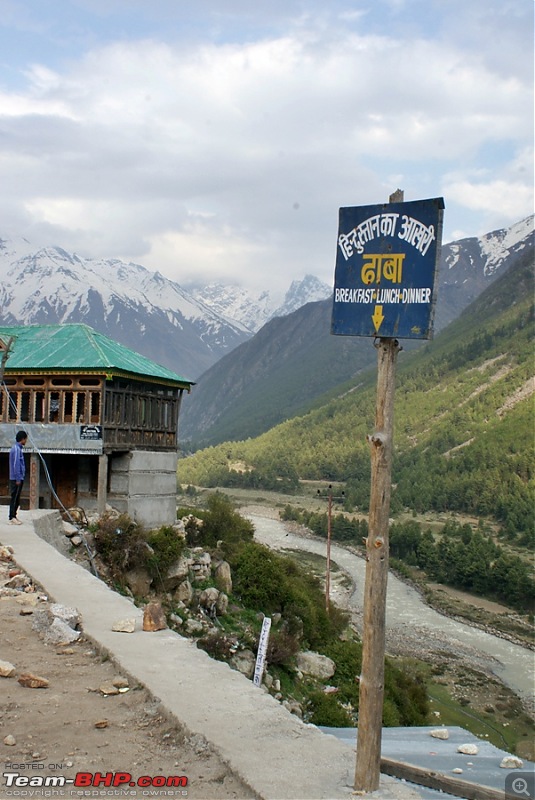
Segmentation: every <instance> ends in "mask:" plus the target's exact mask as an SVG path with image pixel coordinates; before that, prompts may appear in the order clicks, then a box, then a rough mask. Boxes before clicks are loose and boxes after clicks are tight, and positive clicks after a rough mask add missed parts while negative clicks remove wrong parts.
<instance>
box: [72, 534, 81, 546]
mask: <svg viewBox="0 0 535 800" xmlns="http://www.w3.org/2000/svg"><path fill="white" fill-rule="evenodd" d="M71 544H72V546H73V547H80V545H81V544H82V537H81V536H71Z"/></svg>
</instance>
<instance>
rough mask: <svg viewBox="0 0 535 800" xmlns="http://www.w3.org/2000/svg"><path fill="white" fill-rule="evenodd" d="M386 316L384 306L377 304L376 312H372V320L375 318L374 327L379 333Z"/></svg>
mask: <svg viewBox="0 0 535 800" xmlns="http://www.w3.org/2000/svg"><path fill="white" fill-rule="evenodd" d="M384 318H385V317H384V314H383V307H382V306H375V310H374V312H373V314H372V320H373V324H374V327H375V333H377V331H378V330H379V328H380V327H381V324H382V322H383V320H384Z"/></svg>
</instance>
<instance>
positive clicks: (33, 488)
mask: <svg viewBox="0 0 535 800" xmlns="http://www.w3.org/2000/svg"><path fill="white" fill-rule="evenodd" d="M40 471H41V460H40V458H39V456H38V455H37V453H30V505H29V507H30V509H33V508H39V473H40Z"/></svg>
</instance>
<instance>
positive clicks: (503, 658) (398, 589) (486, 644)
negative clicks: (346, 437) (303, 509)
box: [246, 513, 535, 705]
mask: <svg viewBox="0 0 535 800" xmlns="http://www.w3.org/2000/svg"><path fill="white" fill-rule="evenodd" d="M246 515H247V517H248V518H249V519H250V520H251V522H252V523H253V524H254V526H255V539H256V540H257V541H259V542H262V543H263V544H265V545H268V546H269V547H270V548H273V549H276V550H285V549H286V550H288V549H289V550H303V551H307V552H309V553H316V554H318V555H321V556H324V557H325V555H326V543H325V542H324V541H320V540H317V539H314V538H309V537H307V536H306V535H303V536H300V535H297V534H295V533H292V532H290V531H288V529H287V527H286V526H285V525H284V523H282V522H280V521H279V520H277V519H271V518H268V517H263V516H260V515H258V514H252V513H247V514H246ZM331 561H334V562H335V563H336V564H337V565H338V567H339V568H340V569H341V570H343V572H345V573H346V574H347V575H348V576H349V578H350V579H351V581H352V583H353V584H354V589H353V592H352V594H351V596H350V597H349V608H350V610H351V612H352V614H353V619H354V622H355V624H356V626H357V627H358V628H359V629H360V630H361V629H362V607H363V597H364V578H365V569H366V562H365V560H364V559H363V558H360V557H359V556H356V555H354V554H353V553H351V552H349V550H346V549H345V548H344V547H341V546H339V545H337V544H334V543H333V544H332V545H331ZM400 640H406V641H405V648H404V649H405V651H406V652H410V650H411V642H417V643H418V648H417V651H418V652H421V650H422V649H423V648H422V644H425V648H424V649H427V650H434V651H444V652H448V653H452V654H454V655H455V656H457V657H460V658H464V659H466V660H467V661H469V662H470V663H472V664H473V665H474V666H475V667H479V669H481V670H482V671H483V672H487V673H488V672H489V671H490V672H492V673H493V674H494V675H495V676H496V677H497V678H499V679H500V680H501V681H502V683H504V684H505V685H506V686H508V687H509V688H510V689H512V691H514V692H515V693H516V694H517V695H519V696H520V697H521V698H523V699H524V700H526V701H527V703H528V705H531V704H532V702H533V695H534V686H535V671H534V667H535V654H534V653H533V651H531V650H529V649H528V648H524V647H521V646H520V645H517V644H513V643H512V642H509V641H507V640H506V639H501V638H499V637H498V636H494V635H492V634H490V633H487V632H486V631H484V630H481V629H480V628H476V627H472V626H471V625H466V624H463V623H462V622H459V621H458V620H455V619H450V618H449V617H446V616H444V615H443V614H439V613H438V612H437V611H435V610H434V609H433V608H431V607H430V606H428V605H427V604H426V603H425V602H424V601H423V599H422V597H421V596H420V594H419V593H418V592H417V591H416V590H415V589H413V588H412V587H411V586H409V585H407V584H406V583H404V582H403V581H401V580H400V579H399V578H397V577H396V576H395V575H393V574H392V572H390V573H389V576H388V590H387V600H386V642H387V648H388V647H389V644H394V643H396V644H397V645H399V643H400ZM395 649H397V650H399V647H398V646H396V647H395Z"/></svg>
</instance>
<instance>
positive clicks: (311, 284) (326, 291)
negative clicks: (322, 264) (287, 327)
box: [270, 275, 333, 319]
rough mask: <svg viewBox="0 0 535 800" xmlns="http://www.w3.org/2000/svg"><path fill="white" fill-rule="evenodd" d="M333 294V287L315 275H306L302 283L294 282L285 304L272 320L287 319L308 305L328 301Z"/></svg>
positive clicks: (276, 311) (287, 293) (279, 308)
mask: <svg viewBox="0 0 535 800" xmlns="http://www.w3.org/2000/svg"><path fill="white" fill-rule="evenodd" d="M332 292H333V288H332V286H328V285H327V284H326V283H323V282H322V281H320V280H319V278H316V277H315V276H314V275H305V277H304V278H303V279H302V280H301V281H292V284H291V286H290V288H289V289H288V291H287V292H286V296H285V298H284V302H283V303H282V305H281V306H279V307H278V308H276V309H275V311H274V312H273V313H272V314H271V317H270V319H273V317H285V316H287V314H291V313H292V312H293V311H297V309H298V308H301V306H304V305H306V304H307V303H315V302H316V300H326V299H327V298H328V297H330V296H331V294H332Z"/></svg>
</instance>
